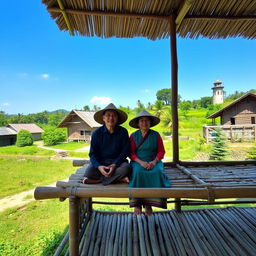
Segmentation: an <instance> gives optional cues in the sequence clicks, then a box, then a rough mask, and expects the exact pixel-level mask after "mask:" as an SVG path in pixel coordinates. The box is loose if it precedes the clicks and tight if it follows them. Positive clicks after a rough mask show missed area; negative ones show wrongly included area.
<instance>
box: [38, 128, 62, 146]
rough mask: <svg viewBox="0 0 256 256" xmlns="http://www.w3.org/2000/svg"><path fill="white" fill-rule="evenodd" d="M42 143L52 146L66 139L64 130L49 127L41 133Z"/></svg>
mask: <svg viewBox="0 0 256 256" xmlns="http://www.w3.org/2000/svg"><path fill="white" fill-rule="evenodd" d="M42 137H43V141H44V145H48V146H52V145H56V144H58V143H60V142H63V141H65V140H66V134H65V131H63V130H60V129H57V128H49V129H48V130H46V131H45V132H44V133H43V135H42Z"/></svg>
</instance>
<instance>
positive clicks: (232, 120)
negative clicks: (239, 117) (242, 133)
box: [230, 117, 236, 125]
mask: <svg viewBox="0 0 256 256" xmlns="http://www.w3.org/2000/svg"><path fill="white" fill-rule="evenodd" d="M230 122H231V125H234V124H236V119H235V118H234V117H231V118H230Z"/></svg>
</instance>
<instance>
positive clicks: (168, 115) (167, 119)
mask: <svg viewBox="0 0 256 256" xmlns="http://www.w3.org/2000/svg"><path fill="white" fill-rule="evenodd" d="M162 123H163V125H164V126H167V127H170V128H171V127H172V109H171V107H168V108H167V109H166V111H164V113H163V116H162Z"/></svg>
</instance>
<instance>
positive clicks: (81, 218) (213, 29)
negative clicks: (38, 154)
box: [35, 0, 256, 256]
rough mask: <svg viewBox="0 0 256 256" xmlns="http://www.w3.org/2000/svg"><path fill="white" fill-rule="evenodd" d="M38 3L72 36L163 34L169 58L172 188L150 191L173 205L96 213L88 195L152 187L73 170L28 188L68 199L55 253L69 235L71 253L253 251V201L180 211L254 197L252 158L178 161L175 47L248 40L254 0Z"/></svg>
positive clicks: (255, 17)
mask: <svg viewBox="0 0 256 256" xmlns="http://www.w3.org/2000/svg"><path fill="white" fill-rule="evenodd" d="M43 3H44V4H45V5H46V6H47V10H48V12H49V13H50V15H51V17H52V18H53V19H54V20H55V22H56V24H57V25H58V27H59V29H60V30H66V31H69V33H70V34H71V35H81V36H98V37H102V38H109V37H120V38H121V37H124V38H132V37H138V36H139V37H146V38H148V39H150V40H156V39H163V38H170V49H171V64H172V68H171V74H172V80H171V81H172V86H171V87H172V119H173V126H172V129H173V132H172V134H173V140H172V143H173V161H172V162H171V163H167V164H166V171H167V173H168V176H169V178H170V179H171V180H172V183H173V187H172V188H168V189H167V188H166V189H154V191H153V193H154V195H155V196H161V197H166V198H174V200H173V201H172V202H174V203H175V204H176V210H177V211H167V212H162V213H155V214H154V216H150V217H145V216H144V215H142V216H134V215H132V214H131V213H120V212H118V213H113V212H112V213H110V212H96V211H94V210H93V203H95V202H94V200H92V198H94V197H112V198H116V197H148V196H151V195H152V189H151V188H143V189H128V188H127V187H126V186H121V187H118V186H117V185H116V186H115V185H113V186H108V187H104V188H103V187H102V186H99V185H91V186H90V185H83V184H81V182H80V181H81V178H82V176H83V173H79V172H77V173H76V174H74V175H72V176H71V177H70V180H69V181H68V182H66V183H65V182H64V183H63V182H58V183H57V185H56V187H38V188H37V189H36V190H35V198H36V199H47V198H60V199H61V200H63V199H65V198H69V202H70V204H69V205H70V206H69V207H70V230H69V233H68V234H67V235H66V236H65V238H64V240H63V242H62V243H61V245H60V247H59V248H58V250H57V252H56V254H55V255H59V254H60V251H61V250H62V249H63V248H64V247H65V243H66V242H67V241H68V240H69V254H70V255H72V256H73V255H237V254H239V255H255V254H256V240H255V237H256V221H255V220H256V218H255V217H256V209H255V208H254V207H250V208H235V207H234V208H232V209H229V208H227V209H224V210H221V209H216V210H201V211H200V210H197V211H196V210H194V211H191V212H186V211H183V212H182V213H179V212H180V210H181V205H183V204H192V205H195V204H216V203H218V202H215V199H219V198H223V199H224V198H226V199H228V198H230V197H237V198H248V199H247V200H250V201H251V202H254V201H252V198H255V197H256V173H255V163H256V162H255V161H251V162H217V163H212V162H207V163H205V162H200V163H193V162H184V161H180V159H179V138H178V111H177V99H178V73H177V72H178V65H177V48H176V36H177V35H178V36H180V37H184V38H194V39H197V38H198V37H200V36H203V37H208V38H227V37H236V36H241V37H244V38H247V39H254V38H255V37H256V29H255V27H256V4H255V0H243V1H240V0H195V1H193V0H185V1H183V0H182V1H181V0H173V1H168V0H156V1H148V0H130V1H119V0H100V1H98V0H84V1H80V0H43ZM247 165H249V167H248V166H247ZM184 198H187V199H189V201H186V200H184ZM191 199H198V200H200V201H198V202H195V201H190V200H191ZM202 200H206V201H202ZM97 203H98V202H97ZM254 203H255V202H254ZM113 204H114V202H113Z"/></svg>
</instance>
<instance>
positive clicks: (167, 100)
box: [156, 88, 172, 105]
mask: <svg viewBox="0 0 256 256" xmlns="http://www.w3.org/2000/svg"><path fill="white" fill-rule="evenodd" d="M171 93H172V91H171V89H167V88H165V89H161V90H158V91H157V92H156V98H157V100H161V101H163V102H164V104H165V105H170V104H171Z"/></svg>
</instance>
